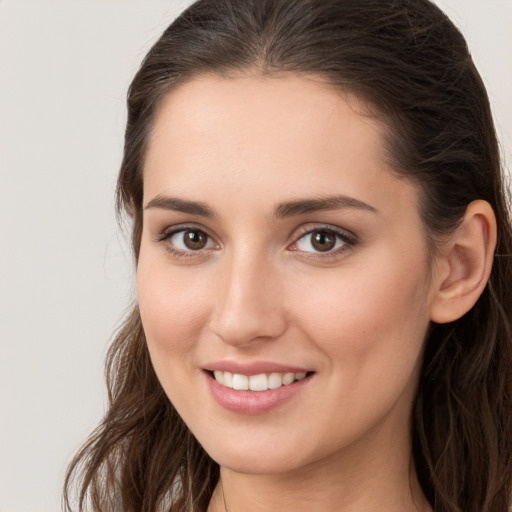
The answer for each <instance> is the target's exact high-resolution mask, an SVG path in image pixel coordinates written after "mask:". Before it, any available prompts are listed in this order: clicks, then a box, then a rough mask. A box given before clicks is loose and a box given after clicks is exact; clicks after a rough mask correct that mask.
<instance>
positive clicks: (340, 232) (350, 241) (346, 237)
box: [288, 224, 359, 258]
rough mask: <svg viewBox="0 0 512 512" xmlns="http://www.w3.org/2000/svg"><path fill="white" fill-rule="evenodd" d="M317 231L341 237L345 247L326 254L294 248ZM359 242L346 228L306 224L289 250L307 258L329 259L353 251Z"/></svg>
mask: <svg viewBox="0 0 512 512" xmlns="http://www.w3.org/2000/svg"><path fill="white" fill-rule="evenodd" d="M317 231H327V232H329V233H333V234H334V235H335V236H337V237H339V238H340V239H341V240H342V241H343V242H344V244H343V246H342V247H340V248H338V249H333V250H330V251H325V252H321V251H318V252H315V251H301V250H300V249H298V248H293V246H294V245H296V244H297V242H298V241H299V240H300V239H302V238H303V237H305V236H306V235H309V234H312V233H315V232H317ZM358 243H359V240H358V238H357V236H356V235H355V234H354V233H352V232H351V231H348V230H346V229H344V228H341V227H339V226H334V225H332V224H306V225H304V226H301V227H300V228H299V231H298V232H296V233H295V235H294V241H293V242H292V243H291V244H290V245H289V246H288V250H291V251H297V252H301V253H303V254H304V255H307V257H313V258H319V257H320V258H329V257H335V256H339V255H340V253H342V252H346V251H347V250H350V249H353V248H354V247H355V246H356V245H358Z"/></svg>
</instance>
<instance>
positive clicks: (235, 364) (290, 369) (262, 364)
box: [204, 361, 311, 376]
mask: <svg viewBox="0 0 512 512" xmlns="http://www.w3.org/2000/svg"><path fill="white" fill-rule="evenodd" d="M204 369H205V370H209V371H221V372H230V373H239V374H241V375H247V376H251V375H259V374H260V373H303V372H308V371H311V370H308V369H307V368H303V367H300V366H291V365H288V364H282V363H277V362H273V361H251V362H240V361H214V362H212V363H209V364H207V365H205V366H204Z"/></svg>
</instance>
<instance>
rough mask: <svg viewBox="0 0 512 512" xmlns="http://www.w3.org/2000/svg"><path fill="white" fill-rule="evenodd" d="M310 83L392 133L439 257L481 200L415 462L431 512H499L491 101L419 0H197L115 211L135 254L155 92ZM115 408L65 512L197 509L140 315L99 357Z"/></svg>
mask: <svg viewBox="0 0 512 512" xmlns="http://www.w3.org/2000/svg"><path fill="white" fill-rule="evenodd" d="M255 70H256V71H257V72H259V73H261V74H269V75H272V74H280V73H286V72H290V73H295V74H302V73H307V74H315V75H317V76H320V77H323V78H324V79H326V80H327V81H328V82H329V83H331V84H332V85H333V87H336V88H339V89H340V90H343V91H350V92H352V93H354V94H356V95H357V96H359V97H360V98H362V99H364V100H366V101H367V102H368V104H370V105H371V106H372V108H373V109H374V111H375V112H376V114H377V115H378V116H379V117H380V119H382V120H384V122H385V123H386V124H387V126H388V138H387V145H388V150H389V154H390V157H391V159H392V161H393V166H394V168H395V169H396V172H398V173H400V174H403V175H404V176H406V177H408V178H409V179H410V180H412V181H413V182H415V183H416V184H417V185H418V186H419V187H420V190H421V197H422V204H421V214H422V217H423V221H424V225H425V230H426V233H427V235H428V236H429V239H430V241H431V245H432V247H433V248H434V250H435V244H436V240H438V237H439V236H442V235H446V234H447V233H450V232H451V231H452V230H453V229H454V228H455V227H456V226H457V225H458V222H459V221H460V219H461V217H462V215H463V214H464V212H465V209H466V207H467V205H468V204H469V203H470V202H471V201H473V200H475V199H484V200H486V201H488V202H489V203H490V204H491V206H492V207H493V209H494V212H495V214H496V217H497V222H498V242H497V248H496V254H495V259H494V265H493V270H492V274H491V277H490V280H489V282H488V285H487V287H486V289H485V291H484V292H483V294H482V295H481V297H480V299H479V300H478V302H477V303H476V305H475V306H474V307H473V308H472V309H471V310H470V311H469V312H468V313H467V314H466V315H464V316H463V317H462V318H460V319H459V320H458V321H456V322H453V323H450V324H445V325H432V326H431V331H430V335H429V338H428V340H427V343H426V348H425V355H424V362H423V368H422V371H421V376H420V383H419V388H418V391H417V396H416V399H415V403H414V410H413V416H412V436H413V455H414V462H415V465H416V470H417V473H418V475H419V479H420V483H421V485H422V488H423V490H424V493H425V495H426V496H427V498H428V500H429V501H430V503H431V504H432V506H433V508H434V509H435V510H436V511H437V512H505V511H507V510H508V509H509V506H510V501H511V496H512V428H511V427H512V259H511V254H512V232H511V222H510V215H509V211H508V209H507V204H506V196H505V185H504V181H503V173H502V169H501V168H500V158H499V150H498V144H497V140H496V135H495V130H494V126H493V121H492V117H491V113H490V107H489V101H488V98H487V94H486V92H485V88H484V85H483V83H482V80H481V78H480V76H479V74H478V72H477V70H476V69H475V66H474V64H473V61H472V59H471V56H470V54H469V51H468V48H467V45H466V42H465V40H464V38H463V36H462V35H461V34H460V32H459V31H458V30H457V29H456V28H455V27H454V25H453V24H452V23H451V22H450V21H449V20H448V18H447V17H446V16H445V15H444V14H443V13H442V12H441V11H440V10H439V9H438V8H437V7H436V6H434V5H433V4H432V3H431V2H430V1H428V0H200V1H198V2H196V3H194V4H193V5H192V6H191V7H189V8H188V9H187V10H186V11H185V12H184V13H183V14H182V15H181V16H179V17H178V18H177V19H176V20H175V21H174V22H173V23H172V25H171V26H170V27H169V28H168V29H167V30H166V31H165V32H164V34H163V35H162V36H161V38H160V39H159V40H158V41H157V42H156V44H155V45H154V46H153V48H152V49H151V50H150V52H149V53H148V55H147V56H146V58H145V59H144V61H143V63H142V65H141V68H140V70H139V71H138V73H137V75H136V76H135V78H134V80H133V82H132V84H131V86H130V89H129V94H128V123H127V127H126V137H125V148H124V158H123V161H122V165H121V170H120V174H119V181H118V190H117V194H118V196H117V197H118V207H119V211H126V212H128V214H129V215H130V216H131V218H132V219H133V238H132V240H133V250H134V255H135V259H136V260H137V258H138V252H139V246H140V238H141V230H142V196H143V180H142V172H143V167H144V155H145V149H146V144H147V140H148V137H149V135H150V131H151V127H152V123H153V120H154V118H155V113H156V112H157V110H158V107H159V104H160V102H161V100H162V97H163V96H164V95H166V94H168V93H169V92H170V91H172V90H173V89H174V88H176V87H177V86H178V85H179V84H182V83H184V82H186V81H187V80H189V79H190V78H191V77H193V76H197V75H198V74H200V73H208V72H213V73H220V74H225V75H236V74H240V73H243V72H244V71H255ZM106 368H107V371H106V374H107V385H108V390H109V408H108V411H107V413H106V416H105V418H104V420H103V422H102V423H101V424H100V425H99V427H98V428H97V429H96V430H95V431H94V433H93V434H92V435H91V437H90V438H89V440H88V441H87V442H86V444H85V445H84V446H83V448H82V449H81V450H80V452H79V453H78V454H77V455H76V457H75V459H74V460H73V461H72V463H71V465H70V467H69V469H68V474H67V478H66V484H65V506H66V509H67V510H71V504H70V495H71V492H72V489H73V488H74V486H75V485H78V490H79V492H78V507H79V510H83V509H84V508H85V507H86V506H87V503H90V504H91V507H92V509H93V510H95V511H103V512H106V511H107V510H116V511H119V510H124V511H127V512H155V511H156V510H169V511H172V512H182V511H189V512H190V511H204V510H206V508H207V506H208V502H209V500H210V497H211V495H212V492H213V489H214V487H215V485H216V482H217V480H218V476H219V468H218V466H217V464H216V463H215V462H214V461H213V460H211V459H210V457H209V456H208V455H207V454H206V453H205V451H204V450H203V449H202V447H201V446H200V445H199V444H198V443H197V441H196V440H195V438H194V437H193V436H192V434H191V433H190V431H189V430H188V429H187V427H186V426H185V425H184V423H183V421H182V420H181V419H180V417H179V415H178V414H177V412H176V410H175V409H174V407H173V406H172V404H171V403H170V402H169V400H168V399H167V397H166V396H165V394H164V392H163V390H162V388H161V386H160V384H159V382H158V380H157V378H156V375H155V372H154V371H153V368H152V366H151V362H150V359H149V354H148V350H147V348H146V342H145V337H144V331H143V329H142V325H141V320H140V316H139V313H138V309H137V306H136V305H135V306H134V307H133V309H132V311H131V312H130V314H129V315H128V317H127V318H126V320H125V322H124V324H123V326H122V328H121V329H120V331H119V332H118V333H117V336H116V338H115V340H114V342H113V344H112V346H111V348H110V351H109V354H108V359H107V366H106Z"/></svg>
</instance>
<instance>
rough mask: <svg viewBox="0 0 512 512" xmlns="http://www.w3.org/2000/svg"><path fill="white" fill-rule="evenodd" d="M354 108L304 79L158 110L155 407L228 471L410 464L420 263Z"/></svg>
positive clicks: (222, 83) (152, 328) (416, 238)
mask: <svg viewBox="0 0 512 512" xmlns="http://www.w3.org/2000/svg"><path fill="white" fill-rule="evenodd" d="M363 107H364V106H363V105H361V104H358V103H357V101H356V100H355V99H354V98H351V97H349V96H343V95H341V94H340V93H338V92H336V91H335V90H334V89H331V88H330V87H329V86H328V85H325V84H322V83H321V82H320V81H315V80H313V79H312V78H309V79H308V78H306V77H298V76H286V77H280V78H262V77H258V76H245V77H239V78H222V77H217V76H203V77H199V78H196V79H194V80H192V81H190V82H188V83H186V84H185V85H182V86H181V87H180V88H179V89H177V90H175V91H173V92H172V93H170V94H169V95H168V96H167V98H166V99H165V101H164V102H163V104H162V106H161V107H160V110H159V115H158V116H157V119H156V124H155V126H154V130H153V132H152V134H151V138H150V144H149V147H148V152H147V159H146V162H145V167H144V213H143V234H142V242H141V249H140V259H139V263H138V299H139V305H140V314H141V317H142V322H143V326H144V330H145V333H146V337H147V343H148V347H149V351H150V354H151V359H152V362H153V365H154V368H155V371H156V373H157V375H158V378H159V380H160V382H161V384H162V386H163V388H164V390H165V392H166V393H167V395H168V397H169V399H170V400H171V401H172V403H173V404H174V406H175V407H176V409H177V410H178V412H179V414H180V415H181V416H182V418H183V420H184V421H185V422H186V423H187V425H188V426H189V428H190V429H191V431H192V432H193V434H194V435H195V436H196V438H197V439H198V441H199V442H200V443H201V444H202V445H203V446H204V448H205V449H206V451H207V452H208V453H209V454H210V455H211V456H212V457H213V459H215V460H216V461H217V462H219V463H220V464H221V465H222V466H225V467H228V468H231V469H233V470H236V471H240V472H249V473H260V474H261V473H277V472H287V471H292V470H297V469H299V468H306V467H308V466H310V465H311V464H315V463H318V462H321V463H325V462H326V461H328V460H329V461H333V462H336V461H341V460H345V461H346V457H352V458H353V460H354V461H358V460H360V459H361V457H362V454H364V453H366V454H372V456H373V457H377V456H378V455H377V454H384V455H386V454H388V452H390V453H392V454H395V455H396V450H400V449H405V450H407V449H409V448H408V447H409V445H410V439H409V416H410V411H411V403H412V400H413V397H414V393H415V389H416V385H417V378H418V371H419V366H420V360H421V355H422V347H423V342H424V339H425V333H426V331H427V328H428V325H429V321H430V317H429V305H430V302H431V301H432V292H431V287H430V286H429V283H430V280H429V277H430V276H431V273H430V265H429V259H428V251H427V245H426V238H425V235H424V230H423V228H422V223H421V220H420V217H419V213H418V192H417V190H416V189H415V188H414V186H413V185H412V184H411V183H410V182H409V181H408V180H406V179H403V178H402V179H400V178H398V177H397V176H396V175H395V174H393V173H392V172H391V170H390V169H389V167H388V164H387V163H386V154H385V151H384V148H383V138H382V134H383V130H384V128H383V126H382V125H381V124H380V123H379V122H378V121H377V120H376V119H375V118H372V117H369V116H363V115H360V113H358V112H361V111H363V110H364V108H363ZM214 371H215V374H214ZM215 375H216V376H217V379H218V380H219V381H217V380H216V379H215ZM221 381H222V382H221ZM290 381H292V382H290ZM247 386H249V387H250V388H253V389H254V390H251V389H249V390H247V389H244V388H247ZM235 388H240V389H235ZM404 447H405V448H404ZM388 455H389V454H388Z"/></svg>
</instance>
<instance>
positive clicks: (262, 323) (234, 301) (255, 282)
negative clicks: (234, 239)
mask: <svg viewBox="0 0 512 512" xmlns="http://www.w3.org/2000/svg"><path fill="white" fill-rule="evenodd" d="M217 279H218V280H219V281H218V290H219V295H218V302H217V304H216V307H215V314H214V317H213V326H212V327H213V330H214V332H215V333H216V334H217V335H218V336H219V337H220V338H222V340H224V341H225V342H226V343H229V344H232V345H244V344H246V343H249V342H251V341H253V340H255V339H263V338H275V337H277V336H279V335H280V334H281V333H282V332H283V331H284V330H285V328H286V319H285V314H284V310H283V308H282V303H281V302H280V280H279V270H278V269H277V268H276V266H275V264H273V262H272V261H270V259H269V258H268V257H266V256H265V255H262V254H261V253H260V254H256V253H254V252H251V251H250V250H243V249H242V250H238V251H236V252H233V253H232V254H231V256H230V257H229V258H226V261H225V262H224V265H223V268H222V270H220V271H219V274H218V276H217Z"/></svg>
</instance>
